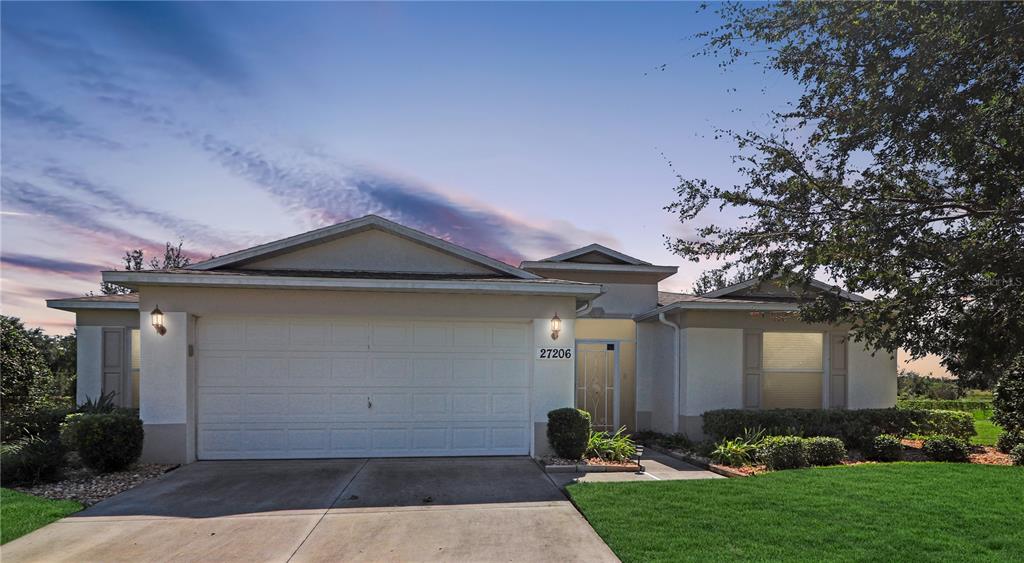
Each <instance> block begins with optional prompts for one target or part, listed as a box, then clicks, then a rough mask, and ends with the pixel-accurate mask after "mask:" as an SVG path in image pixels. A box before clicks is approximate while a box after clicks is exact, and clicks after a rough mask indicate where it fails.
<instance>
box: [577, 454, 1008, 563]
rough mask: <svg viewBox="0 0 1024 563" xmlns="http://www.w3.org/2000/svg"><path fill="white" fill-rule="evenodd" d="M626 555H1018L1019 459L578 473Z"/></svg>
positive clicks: (603, 532)
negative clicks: (659, 477)
mask: <svg viewBox="0 0 1024 563" xmlns="http://www.w3.org/2000/svg"><path fill="white" fill-rule="evenodd" d="M568 489H569V493H570V495H571V496H572V499H573V501H574V502H575V503H576V505H577V506H578V507H579V508H580V510H581V511H582V512H583V514H584V516H586V518H587V520H589V521H590V524H591V525H592V526H593V527H594V529H595V530H597V533H598V534H600V536H601V537H602V538H603V539H604V540H605V542H607V543H608V545H609V546H610V547H611V549H612V551H614V552H615V554H616V555H618V556H619V558H620V559H622V560H623V561H626V562H630V561H680V560H689V561H706V560H745V561H752V560H787V561H820V560H830V561H864V560H872V561H903V560H930V561H968V560H970V561H992V560H996V559H1003V560H1005V559H1016V558H1019V557H1020V556H1021V554H1022V553H1024V510H1021V507H1022V506H1024V468H1020V467H1005V466H988V465H968V464H953V463H924V462H917V463H889V464H865V465H856V466H845V467H844V466H839V467H823V468H814V469H803V470H793V471H778V472H775V473H769V474H766V475H762V476H758V477H748V478H740V479H722V480H718V479H714V480H701V481H658V482H633V483H578V484H574V485H570V486H569V488H568Z"/></svg>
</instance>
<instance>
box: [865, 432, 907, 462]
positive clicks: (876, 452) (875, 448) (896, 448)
mask: <svg viewBox="0 0 1024 563" xmlns="http://www.w3.org/2000/svg"><path fill="white" fill-rule="evenodd" d="M862 453H863V454H864V458H865V459H870V460H872V461H899V460H900V459H902V458H903V444H902V443H901V442H900V438H899V436H894V435H892V434H879V435H878V436H875V437H874V438H873V439H871V440H870V441H868V442H867V443H866V444H865V445H864V449H863V452H862Z"/></svg>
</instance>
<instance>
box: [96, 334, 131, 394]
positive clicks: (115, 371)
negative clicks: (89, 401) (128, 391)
mask: <svg viewBox="0 0 1024 563" xmlns="http://www.w3.org/2000/svg"><path fill="white" fill-rule="evenodd" d="M124 359H125V358H124V329H123V328H117V327H104V328H103V390H102V392H103V394H104V395H106V394H107V393H110V392H114V393H115V395H114V402H115V403H117V404H118V405H122V406H124V405H123V403H122V398H123V397H124V387H123V386H124V379H125V378H124V374H125V361H124ZM93 398H94V399H98V398H99V397H93Z"/></svg>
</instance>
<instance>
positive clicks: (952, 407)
mask: <svg viewBox="0 0 1024 563" xmlns="http://www.w3.org/2000/svg"><path fill="white" fill-rule="evenodd" d="M896 408H898V409H924V410H941V411H965V412H974V411H990V410H992V401H982V400H978V399H975V400H946V399H899V400H898V401H896Z"/></svg>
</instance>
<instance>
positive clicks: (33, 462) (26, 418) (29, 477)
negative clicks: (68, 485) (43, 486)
mask: <svg viewBox="0 0 1024 563" xmlns="http://www.w3.org/2000/svg"><path fill="white" fill-rule="evenodd" d="M65 416H67V411H66V410H64V409H59V408H48V407H44V408H37V409H21V410H18V411H15V412H13V413H6V412H5V413H4V417H3V422H2V431H0V436H2V445H0V467H2V469H3V471H2V473H0V476H2V482H3V483H4V484H13V483H36V482H39V481H49V480H52V479H54V478H56V477H57V476H58V475H59V473H60V467H61V465H62V464H63V462H64V454H65V453H66V450H65V448H64V445H63V444H62V443H61V441H60V425H61V423H62V422H63V421H64V417H65Z"/></svg>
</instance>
